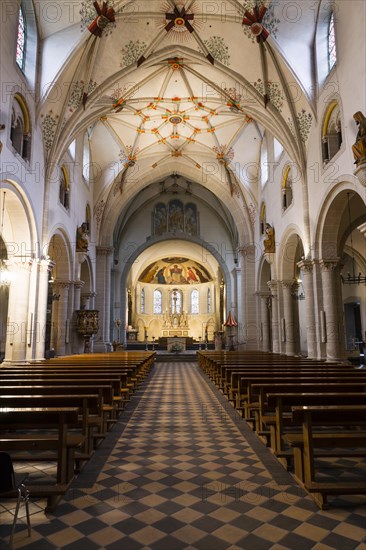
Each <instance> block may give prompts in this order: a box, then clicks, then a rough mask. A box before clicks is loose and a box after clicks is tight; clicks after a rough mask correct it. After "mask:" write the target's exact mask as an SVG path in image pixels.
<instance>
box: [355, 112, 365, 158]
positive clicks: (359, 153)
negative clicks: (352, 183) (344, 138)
mask: <svg viewBox="0 0 366 550" xmlns="http://www.w3.org/2000/svg"><path fill="white" fill-rule="evenodd" d="M353 118H354V120H355V122H356V124H357V126H358V132H357V136H356V141H355V143H354V145H352V151H353V156H354V157H355V164H361V163H363V162H366V118H365V117H364V115H363V114H362V113H361V111H357V113H355V114H354V115H353Z"/></svg>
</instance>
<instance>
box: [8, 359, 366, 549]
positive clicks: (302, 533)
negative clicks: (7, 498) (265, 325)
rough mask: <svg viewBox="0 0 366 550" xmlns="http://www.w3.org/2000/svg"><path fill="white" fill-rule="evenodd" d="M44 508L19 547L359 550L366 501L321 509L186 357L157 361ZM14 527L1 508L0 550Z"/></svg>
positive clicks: (364, 537)
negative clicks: (57, 500)
mask: <svg viewBox="0 0 366 550" xmlns="http://www.w3.org/2000/svg"><path fill="white" fill-rule="evenodd" d="M47 467H48V468H49V470H50V471H52V469H53V468H54V465H53V464H52V463H51V464H49V465H46V466H45V465H44V464H41V463H39V464H35V465H34V464H33V465H32V466H30V465H28V464H27V465H25V466H23V468H26V469H27V470H31V475H32V476H33V478H34V477H37V476H44V475H47ZM43 506H44V503H43V502H42V501H36V502H33V503H32V509H31V511H32V516H31V522H32V537H31V538H28V537H27V531H26V526H25V523H24V522H23V521H22V522H19V524H18V527H17V531H16V535H15V540H14V542H15V544H14V547H15V548H23V549H27V550H30V549H34V550H53V549H57V548H63V549H69V550H78V549H80V550H94V549H104V548H105V549H108V550H114V549H116V550H117V549H118V550H122V549H125V550H135V549H136V550H137V549H146V550H149V549H151V550H180V549H197V550H210V549H213V550H221V549H232V550H234V549H244V550H256V549H257V550H266V549H278V550H280V549H291V550H294V549H296V550H306V549H309V550H310V549H315V550H330V549H342V550H351V549H358V550H361V549H366V502H365V498H361V497H352V498H351V499H348V500H346V499H340V498H338V499H335V500H333V501H332V502H331V508H330V509H329V510H328V511H320V510H319V509H318V508H317V506H316V505H315V504H314V502H313V501H312V500H311V498H310V497H309V496H307V495H306V494H305V493H304V492H303V491H302V490H301V489H300V488H299V487H298V486H297V485H296V483H295V482H294V481H293V479H292V477H291V475H290V474H289V473H288V472H286V471H285V470H284V469H283V468H282V467H281V466H280V465H279V464H278V463H277V461H276V459H275V458H274V457H273V456H272V455H271V453H270V452H269V451H268V449H266V448H265V447H264V446H263V444H262V443H261V442H260V441H259V440H258V439H257V438H256V436H255V435H254V434H253V433H252V432H251V430H250V429H249V428H248V427H247V425H246V423H245V422H244V421H243V420H242V419H241V418H240V417H239V415H238V414H237V413H236V411H235V410H234V409H232V407H231V406H230V405H229V404H228V403H227V402H226V400H225V399H224V398H223V396H222V395H221V394H220V392H218V391H217V390H216V388H214V386H213V385H212V384H211V383H210V382H209V381H208V380H206V378H205V376H204V375H203V374H202V373H201V372H200V371H199V369H198V367H197V365H196V364H194V363H191V362H189V363H184V362H180V363H179V362H178V363H156V365H155V366H154V368H153V370H152V372H151V374H150V376H149V379H148V380H147V382H146V383H145V384H144V387H142V388H141V389H140V390H139V392H138V393H137V394H136V396H135V397H134V398H133V400H132V401H131V404H130V405H129V407H128V410H126V411H125V413H124V414H123V415H122V417H121V418H120V420H119V421H118V423H117V425H116V426H115V427H114V429H113V430H112V431H111V432H110V433H109V434H108V436H107V438H106V440H105V441H104V442H103V444H102V446H101V447H100V448H99V449H98V450H97V452H96V453H95V455H94V457H93V459H92V460H91V461H90V462H89V463H88V465H87V466H86V467H85V468H84V470H83V471H82V473H81V474H80V475H79V476H78V478H77V479H76V480H75V482H74V484H73V487H72V489H71V490H70V491H69V493H68V494H67V495H66V498H65V500H64V501H62V502H61V504H60V505H59V507H58V508H57V510H56V512H55V514H54V515H50V516H48V517H47V516H46V515H45V514H44V512H43ZM0 508H1V505H0ZM0 511H1V510H0ZM10 523H11V515H10V514H8V513H7V512H5V511H2V513H0V524H1V526H0V538H1V541H2V542H1V545H0V548H1V549H3V548H4V549H5V548H7V545H6V543H5V542H4V539H5V538H6V537H7V536H8V534H9V530H10Z"/></svg>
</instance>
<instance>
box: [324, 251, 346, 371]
mask: <svg viewBox="0 0 366 550" xmlns="http://www.w3.org/2000/svg"><path fill="white" fill-rule="evenodd" d="M320 267H321V274H322V285H323V300H324V315H325V338H326V353H327V360H328V361H338V360H340V359H342V349H343V346H342V340H343V330H342V326H343V323H342V319H341V318H340V315H338V312H341V311H342V309H341V307H340V305H339V304H338V301H339V294H338V282H339V281H337V278H339V277H340V274H339V258H332V259H327V260H325V259H322V260H320ZM341 335H342V336H341ZM341 339H342V340H341Z"/></svg>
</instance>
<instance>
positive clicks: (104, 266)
mask: <svg viewBox="0 0 366 550" xmlns="http://www.w3.org/2000/svg"><path fill="white" fill-rule="evenodd" d="M96 252H97V264H96V291H97V296H96V300H95V309H97V310H98V311H99V330H98V333H97V334H96V336H95V341H94V350H95V351H108V350H109V349H111V345H112V344H111V341H110V319H111V265H110V262H111V254H112V252H113V249H112V248H110V247H103V246H98V247H97V249H96Z"/></svg>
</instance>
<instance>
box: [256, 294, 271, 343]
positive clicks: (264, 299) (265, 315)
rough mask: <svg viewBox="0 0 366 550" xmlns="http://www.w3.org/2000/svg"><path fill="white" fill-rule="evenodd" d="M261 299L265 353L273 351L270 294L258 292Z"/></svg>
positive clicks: (262, 334) (261, 321)
mask: <svg viewBox="0 0 366 550" xmlns="http://www.w3.org/2000/svg"><path fill="white" fill-rule="evenodd" d="M257 295H258V296H259V299H260V312H261V314H260V319H261V320H260V323H261V336H262V342H261V343H262V346H261V349H262V350H263V351H271V334H270V326H269V313H270V312H269V309H268V306H269V300H270V299H271V293H270V292H257Z"/></svg>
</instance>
